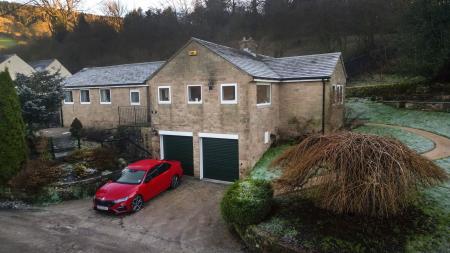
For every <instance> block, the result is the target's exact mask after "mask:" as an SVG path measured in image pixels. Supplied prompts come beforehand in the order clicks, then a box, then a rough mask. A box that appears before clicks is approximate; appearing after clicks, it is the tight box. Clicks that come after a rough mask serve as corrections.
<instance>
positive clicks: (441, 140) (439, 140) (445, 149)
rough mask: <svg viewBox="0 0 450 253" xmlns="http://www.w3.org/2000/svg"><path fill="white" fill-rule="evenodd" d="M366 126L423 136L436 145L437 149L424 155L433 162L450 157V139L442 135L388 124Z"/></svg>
mask: <svg viewBox="0 0 450 253" xmlns="http://www.w3.org/2000/svg"><path fill="white" fill-rule="evenodd" d="M366 125H369V126H380V127H391V128H397V129H402V130H405V131H409V132H412V133H415V134H418V135H420V136H423V137H425V138H427V139H429V140H431V141H433V142H434V143H435V148H434V149H432V150H431V151H429V152H426V153H424V154H422V155H423V156H425V157H426V158H428V159H431V160H438V159H443V158H447V157H450V139H448V138H446V137H443V136H441V135H437V134H434V133H431V132H428V131H424V130H421V129H417V128H411V127H402V126H396V125H386V124H377V123H366Z"/></svg>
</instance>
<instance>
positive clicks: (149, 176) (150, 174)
mask: <svg viewBox="0 0 450 253" xmlns="http://www.w3.org/2000/svg"><path fill="white" fill-rule="evenodd" d="M157 176H159V173H158V170H157V168H153V169H151V170H150V171H149V172H148V173H147V176H146V177H145V182H149V181H151V180H152V179H153V178H156V177H157Z"/></svg>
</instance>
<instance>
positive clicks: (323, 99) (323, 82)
mask: <svg viewBox="0 0 450 253" xmlns="http://www.w3.org/2000/svg"><path fill="white" fill-rule="evenodd" d="M325 80H326V79H325V78H322V134H325V101H326V100H325V99H326V98H325V93H326V89H325V86H326V82H325Z"/></svg>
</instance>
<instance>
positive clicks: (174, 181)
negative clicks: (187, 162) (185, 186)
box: [170, 175, 180, 189]
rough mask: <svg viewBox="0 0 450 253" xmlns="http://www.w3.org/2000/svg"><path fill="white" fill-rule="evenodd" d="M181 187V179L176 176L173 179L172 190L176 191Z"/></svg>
mask: <svg viewBox="0 0 450 253" xmlns="http://www.w3.org/2000/svg"><path fill="white" fill-rule="evenodd" d="M179 185H180V177H179V176H177V175H175V176H173V177H172V182H171V184H170V188H171V189H175V188H177V187H178V186H179Z"/></svg>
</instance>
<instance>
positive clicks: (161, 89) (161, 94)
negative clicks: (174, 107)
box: [158, 86, 172, 104]
mask: <svg viewBox="0 0 450 253" xmlns="http://www.w3.org/2000/svg"><path fill="white" fill-rule="evenodd" d="M171 96H172V94H171V92H170V86H158V104H170V103H171V102H172V101H171Z"/></svg>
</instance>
